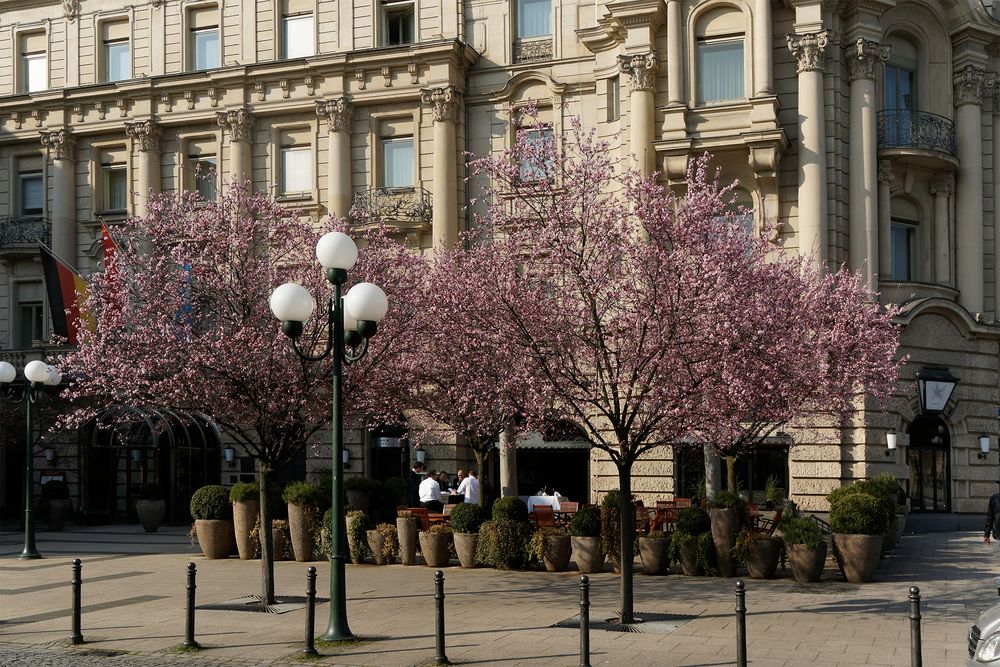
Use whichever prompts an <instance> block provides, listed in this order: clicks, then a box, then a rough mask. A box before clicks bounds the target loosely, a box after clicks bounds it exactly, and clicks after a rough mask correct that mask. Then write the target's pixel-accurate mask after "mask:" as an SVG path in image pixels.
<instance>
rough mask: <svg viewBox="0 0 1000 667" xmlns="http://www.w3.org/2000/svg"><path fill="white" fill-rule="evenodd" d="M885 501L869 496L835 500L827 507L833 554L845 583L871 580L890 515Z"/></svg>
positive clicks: (860, 495) (851, 496)
mask: <svg viewBox="0 0 1000 667" xmlns="http://www.w3.org/2000/svg"><path fill="white" fill-rule="evenodd" d="M886 507H887V504H886V502H885V498H877V497H875V496H873V495H871V494H869V493H852V494H846V495H843V496H840V497H837V500H836V502H835V503H834V504H832V505H831V507H830V528H831V529H832V530H833V544H834V555H835V556H836V557H837V562H838V563H839V564H840V567H841V569H842V570H843V571H844V576H845V577H847V580H848V581H849V582H851V583H852V584H853V583H865V582H868V581H871V579H872V577H873V576H874V574H875V569H876V568H877V567H878V561H879V555H880V554H881V553H882V535H883V534H884V533H885V532H886V530H888V528H889V520H890V518H891V515H890V514H888V513H887V511H886Z"/></svg>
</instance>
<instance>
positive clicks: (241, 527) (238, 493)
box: [229, 482, 260, 560]
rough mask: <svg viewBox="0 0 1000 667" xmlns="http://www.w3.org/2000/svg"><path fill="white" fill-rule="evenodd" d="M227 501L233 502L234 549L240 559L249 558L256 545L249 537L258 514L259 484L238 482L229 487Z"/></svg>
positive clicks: (252, 555)
mask: <svg viewBox="0 0 1000 667" xmlns="http://www.w3.org/2000/svg"><path fill="white" fill-rule="evenodd" d="M229 502H231V503H232V504H233V529H234V531H235V533H236V550H237V551H238V552H239V554H240V560H250V559H252V558H253V557H254V554H255V553H256V551H257V545H256V544H254V542H253V540H252V539H251V537H250V534H251V533H252V532H253V527H254V526H255V525H256V524H257V521H258V517H259V516H260V486H258V485H257V482H240V483H238V484H233V486H232V487H231V488H230V489H229Z"/></svg>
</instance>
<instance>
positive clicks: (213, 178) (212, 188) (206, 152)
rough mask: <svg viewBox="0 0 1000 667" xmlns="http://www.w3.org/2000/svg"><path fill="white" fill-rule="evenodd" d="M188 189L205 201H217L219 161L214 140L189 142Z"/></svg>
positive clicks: (187, 162)
mask: <svg viewBox="0 0 1000 667" xmlns="http://www.w3.org/2000/svg"><path fill="white" fill-rule="evenodd" d="M185 162H186V166H187V187H188V189H190V190H192V191H194V192H197V193H198V194H200V195H201V198H202V199H204V200H205V201H215V198H216V189H217V185H216V184H217V183H218V180H217V179H218V160H217V158H216V154H215V145H214V141H213V140H195V139H192V140H189V141H188V142H187V156H186V160H185Z"/></svg>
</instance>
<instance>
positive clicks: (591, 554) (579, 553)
mask: <svg viewBox="0 0 1000 667" xmlns="http://www.w3.org/2000/svg"><path fill="white" fill-rule="evenodd" d="M571 541H572V544H573V560H574V561H575V562H576V566H577V568H579V570H580V572H583V573H584V574H592V573H594V572H600V571H601V570H603V569H604V553H603V552H602V551H601V538H599V537H576V536H574V537H572V538H571Z"/></svg>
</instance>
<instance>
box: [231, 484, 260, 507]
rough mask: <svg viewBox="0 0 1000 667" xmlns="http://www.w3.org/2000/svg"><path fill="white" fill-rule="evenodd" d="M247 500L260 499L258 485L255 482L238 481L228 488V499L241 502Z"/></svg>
mask: <svg viewBox="0 0 1000 667" xmlns="http://www.w3.org/2000/svg"><path fill="white" fill-rule="evenodd" d="M247 500H260V485H259V484H257V482H239V483H237V484H233V486H232V487H231V488H230V489H229V501H230V502H234V503H242V502H246V501H247Z"/></svg>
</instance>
